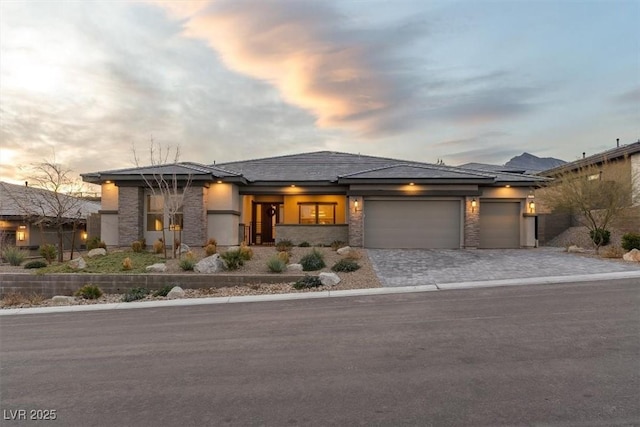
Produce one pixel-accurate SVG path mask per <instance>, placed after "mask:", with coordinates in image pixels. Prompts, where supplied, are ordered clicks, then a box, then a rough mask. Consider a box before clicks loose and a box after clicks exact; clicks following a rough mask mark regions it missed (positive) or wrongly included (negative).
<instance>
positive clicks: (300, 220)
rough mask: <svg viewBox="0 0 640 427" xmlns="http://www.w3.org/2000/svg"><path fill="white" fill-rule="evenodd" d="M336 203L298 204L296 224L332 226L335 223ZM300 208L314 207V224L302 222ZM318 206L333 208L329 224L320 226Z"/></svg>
mask: <svg viewBox="0 0 640 427" xmlns="http://www.w3.org/2000/svg"><path fill="white" fill-rule="evenodd" d="M337 205H338V202H298V224H304V225H334V224H335V223H336V206H337ZM302 206H313V207H315V211H316V215H315V222H313V223H311V224H308V223H303V222H302ZM320 206H331V207H333V218H332V221H333V222H331V223H330V224H321V223H320V222H319V214H320V209H319V207H320Z"/></svg>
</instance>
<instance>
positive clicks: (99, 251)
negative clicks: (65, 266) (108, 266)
mask: <svg viewBox="0 0 640 427" xmlns="http://www.w3.org/2000/svg"><path fill="white" fill-rule="evenodd" d="M106 254H107V250H106V249H105V248H95V249H91V250H90V251H89V252H88V253H87V256H88V257H89V258H93V257H94V256H104V255H106Z"/></svg>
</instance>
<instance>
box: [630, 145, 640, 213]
mask: <svg viewBox="0 0 640 427" xmlns="http://www.w3.org/2000/svg"><path fill="white" fill-rule="evenodd" d="M630 163H631V168H630V169H631V170H630V173H631V183H632V187H633V189H632V205H633V206H640V153H636V154H634V155H633V156H631V162H630Z"/></svg>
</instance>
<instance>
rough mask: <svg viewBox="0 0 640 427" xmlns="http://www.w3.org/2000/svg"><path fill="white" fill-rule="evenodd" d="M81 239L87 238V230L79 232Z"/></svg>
mask: <svg viewBox="0 0 640 427" xmlns="http://www.w3.org/2000/svg"><path fill="white" fill-rule="evenodd" d="M81 237H82V240H87V232H86V231H83V232H82V234H81Z"/></svg>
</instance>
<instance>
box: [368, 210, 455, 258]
mask: <svg viewBox="0 0 640 427" xmlns="http://www.w3.org/2000/svg"><path fill="white" fill-rule="evenodd" d="M364 213H365V215H364V245H365V247H367V248H389V249H391V248H407V249H413V248H415V249H418V248H422V249H445V248H453V249H457V248H459V247H460V227H461V225H460V224H461V222H460V201H458V200H428V201H427V200H365V203H364Z"/></svg>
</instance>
